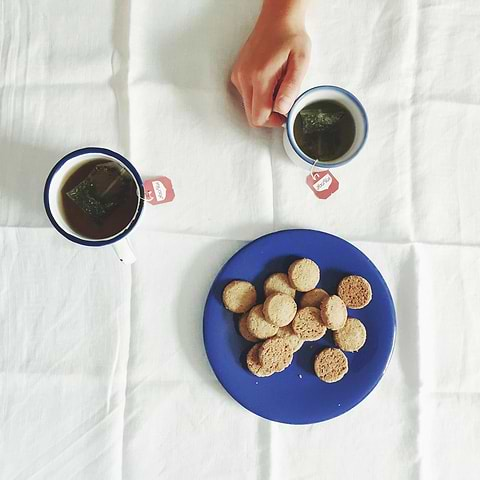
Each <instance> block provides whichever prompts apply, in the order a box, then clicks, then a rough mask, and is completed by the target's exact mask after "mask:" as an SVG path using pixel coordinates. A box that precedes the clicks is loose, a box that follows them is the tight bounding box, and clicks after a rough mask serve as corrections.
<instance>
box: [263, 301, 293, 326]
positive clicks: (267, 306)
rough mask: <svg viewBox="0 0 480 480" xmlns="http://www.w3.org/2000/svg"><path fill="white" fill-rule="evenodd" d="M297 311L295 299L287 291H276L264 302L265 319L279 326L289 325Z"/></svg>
mask: <svg viewBox="0 0 480 480" xmlns="http://www.w3.org/2000/svg"><path fill="white" fill-rule="evenodd" d="M296 313H297V304H296V303H295V300H294V299H293V298H292V297H290V296H289V295H286V294H285V293H274V294H272V295H270V296H269V297H267V299H266V300H265V303H264V304H263V314H264V315H265V320H267V321H268V322H270V323H271V324H272V325H276V326H277V327H284V326H285V325H288V324H289V323H290V322H291V321H292V320H293V317H295V314H296Z"/></svg>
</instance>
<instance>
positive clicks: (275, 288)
mask: <svg viewBox="0 0 480 480" xmlns="http://www.w3.org/2000/svg"><path fill="white" fill-rule="evenodd" d="M263 290H264V291H265V297H269V296H270V295H272V294H273V293H284V294H285V295H290V296H291V297H293V298H295V289H294V288H293V287H292V286H291V285H290V281H289V280H288V275H287V274H286V273H274V274H273V275H270V276H269V277H268V278H267V279H266V280H265V283H264V284H263Z"/></svg>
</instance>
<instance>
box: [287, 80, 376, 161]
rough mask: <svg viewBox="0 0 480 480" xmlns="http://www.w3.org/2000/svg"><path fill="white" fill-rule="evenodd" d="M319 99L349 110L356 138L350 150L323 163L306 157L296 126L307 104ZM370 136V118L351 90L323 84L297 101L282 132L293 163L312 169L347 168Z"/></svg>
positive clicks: (310, 90) (308, 91) (305, 93)
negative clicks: (343, 166)
mask: <svg viewBox="0 0 480 480" xmlns="http://www.w3.org/2000/svg"><path fill="white" fill-rule="evenodd" d="M320 100H331V101H334V102H338V103H340V104H341V105H342V106H343V107H344V108H346V109H347V110H348V111H349V112H350V113H351V114H352V117H353V121H354V122H355V138H354V139H353V143H352V145H351V146H350V148H349V149H348V150H347V151H346V152H345V153H344V154H343V155H342V156H340V157H338V158H337V159H335V160H332V161H328V162H322V161H320V160H315V159H314V158H311V157H309V156H308V155H306V154H305V153H304V152H303V151H302V150H301V149H300V147H299V146H298V144H297V142H296V141H295V136H294V133H293V126H294V124H295V119H296V118H297V115H298V114H299V113H300V111H301V110H302V109H303V108H304V107H306V106H307V105H311V104H312V103H314V102H318V101H320ZM367 136H368V118H367V113H366V112H365V109H364V108H363V105H362V104H361V103H360V101H359V100H358V98H357V97H355V96H354V95H353V94H352V93H350V92H349V91H347V90H345V89H343V88H341V87H336V86H333V85H321V86H318V87H313V88H311V89H309V90H307V91H305V92H304V93H302V95H300V96H299V97H298V98H297V99H296V100H295V102H294V104H293V106H292V108H291V109H290V112H289V113H288V116H287V122H286V124H285V129H284V132H283V146H284V148H285V152H286V153H287V155H288V157H289V158H290V160H292V162H293V163H295V165H298V166H300V167H303V168H305V169H307V170H311V169H312V168H313V167H314V166H315V167H320V168H332V167H339V166H341V165H345V164H346V163H348V162H350V161H351V160H353V158H354V157H355V156H356V155H357V154H358V152H360V150H361V149H362V148H363V146H364V145H365V141H366V140H367Z"/></svg>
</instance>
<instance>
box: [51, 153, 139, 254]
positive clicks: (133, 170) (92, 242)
mask: <svg viewBox="0 0 480 480" xmlns="http://www.w3.org/2000/svg"><path fill="white" fill-rule="evenodd" d="M88 153H99V154H103V155H107V156H109V157H113V158H115V159H116V160H118V161H119V162H120V163H123V164H124V165H125V166H126V167H127V168H128V169H129V171H130V173H131V174H132V175H133V177H134V178H135V181H136V182H137V185H138V188H139V190H140V192H139V193H140V202H139V204H138V209H137V211H136V213H135V217H134V218H133V219H132V221H131V222H130V223H129V225H128V227H127V228H125V230H122V231H121V232H119V233H118V234H117V235H115V236H114V237H112V238H108V239H106V240H84V239H83V238H80V237H76V236H75V235H71V234H70V233H68V232H66V231H65V230H64V229H63V228H62V227H61V226H60V225H59V224H58V223H57V221H56V220H55V217H54V216H53V214H52V211H51V208H50V200H49V198H48V196H49V192H50V184H51V183H52V179H53V177H54V176H55V174H56V173H57V172H58V170H59V169H60V168H61V167H62V166H63V165H64V164H65V163H66V162H68V161H69V160H71V159H72V158H75V157H79V156H81V155H85V154H88ZM144 197H145V193H144V189H143V181H142V178H141V177H140V175H139V173H138V172H137V170H136V168H135V167H134V166H133V165H132V164H131V163H130V162H129V161H128V160H127V159H126V158H125V157H123V156H122V155H120V154H119V153H117V152H114V151H113V150H109V149H108V148H102V147H85V148H80V149H78V150H75V151H73V152H70V153H69V154H67V155H65V156H64V157H63V158H62V159H61V160H59V161H58V162H57V163H56V164H55V166H54V167H53V168H52V170H51V171H50V173H49V174H48V177H47V180H46V182H45V189H44V191H43V204H44V206H45V211H46V213H47V217H48V218H49V220H50V222H51V223H52V225H53V226H54V227H55V229H56V230H57V231H58V232H59V233H60V234H61V235H63V236H64V237H65V238H67V239H68V240H70V241H72V242H74V243H78V244H80V245H85V246H87V247H103V246H105V245H111V244H112V243H115V242H117V241H118V240H120V239H122V238H124V237H125V236H126V235H128V234H129V233H130V232H131V231H132V229H133V227H135V225H136V224H137V222H138V220H139V218H140V216H141V214H142V211H143V206H144V203H145V202H144V200H143V199H144Z"/></svg>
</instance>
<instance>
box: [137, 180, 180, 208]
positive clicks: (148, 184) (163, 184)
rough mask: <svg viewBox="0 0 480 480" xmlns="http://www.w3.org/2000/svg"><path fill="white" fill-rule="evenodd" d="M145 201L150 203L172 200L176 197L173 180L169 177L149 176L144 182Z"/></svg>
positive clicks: (155, 203) (157, 203) (156, 203)
mask: <svg viewBox="0 0 480 480" xmlns="http://www.w3.org/2000/svg"><path fill="white" fill-rule="evenodd" d="M143 188H144V189H145V201H146V202H148V203H149V204H150V205H159V204H160V203H168V202H171V201H172V200H173V199H174V198H175V191H174V190H173V186H172V181H171V180H170V179H169V178H168V177H155V178H149V179H148V180H145V181H144V182H143Z"/></svg>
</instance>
